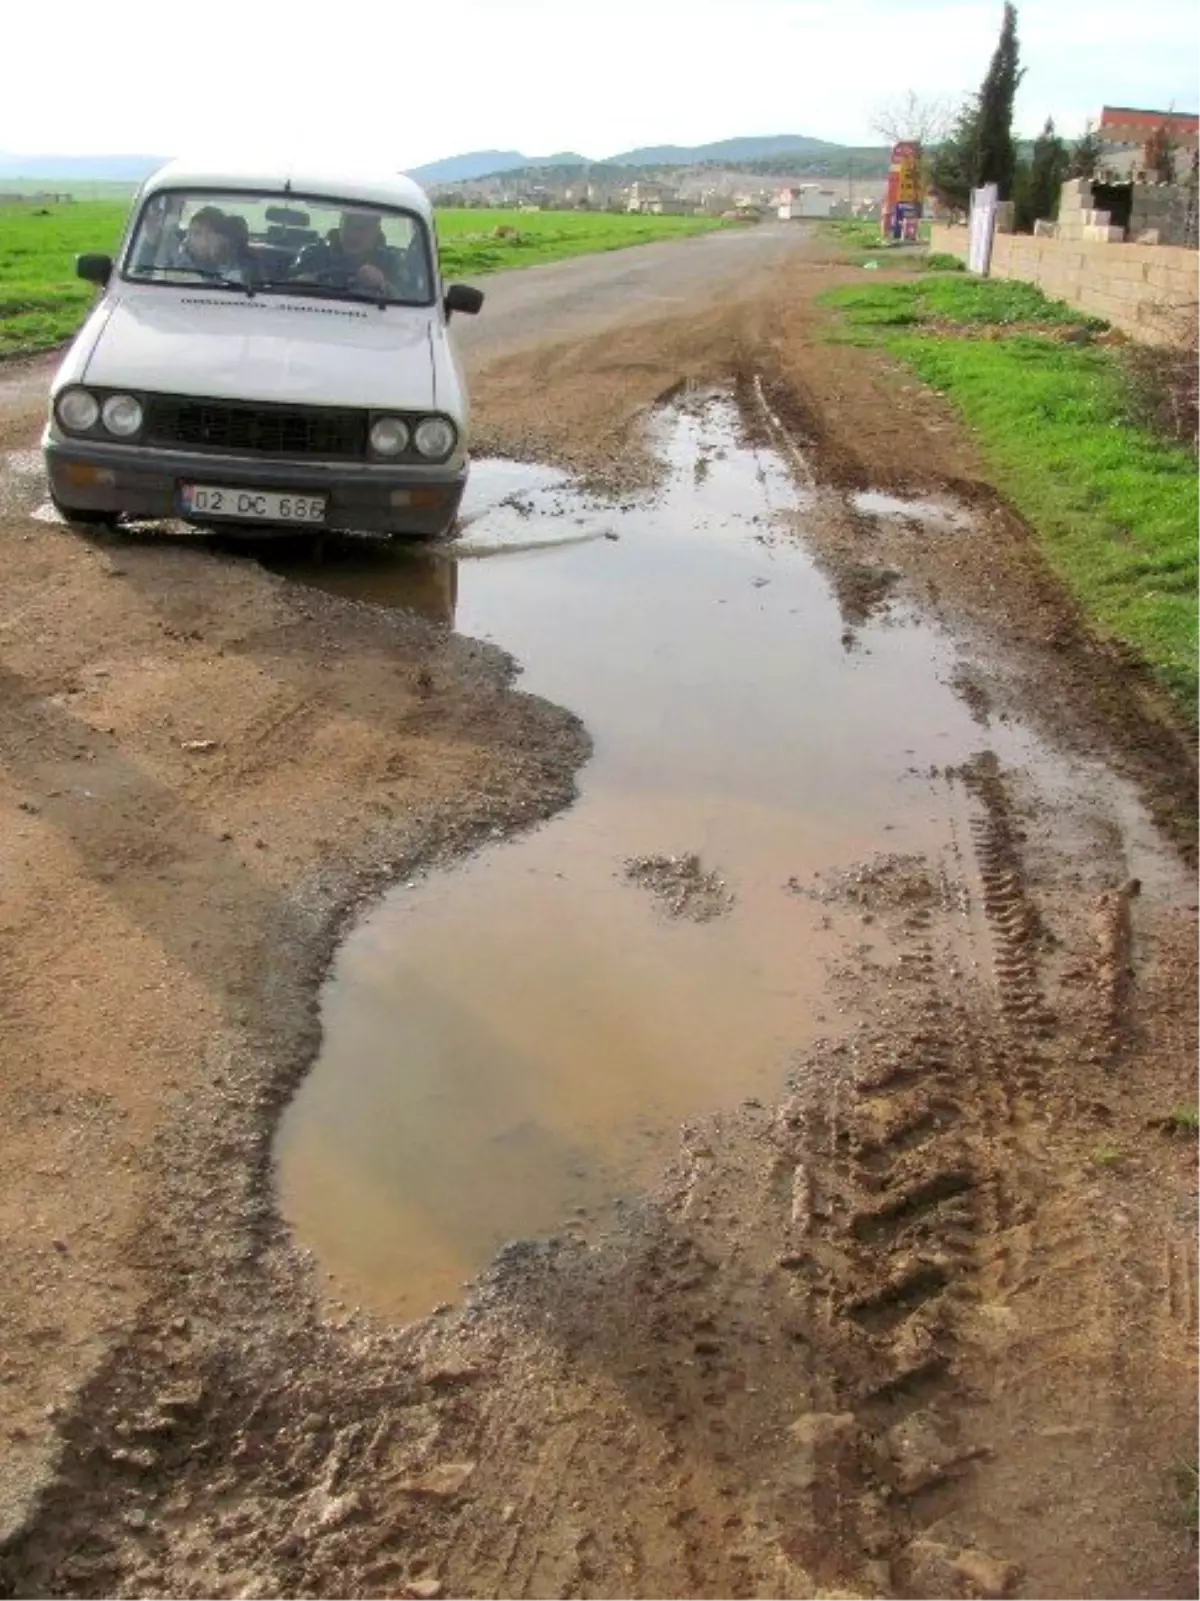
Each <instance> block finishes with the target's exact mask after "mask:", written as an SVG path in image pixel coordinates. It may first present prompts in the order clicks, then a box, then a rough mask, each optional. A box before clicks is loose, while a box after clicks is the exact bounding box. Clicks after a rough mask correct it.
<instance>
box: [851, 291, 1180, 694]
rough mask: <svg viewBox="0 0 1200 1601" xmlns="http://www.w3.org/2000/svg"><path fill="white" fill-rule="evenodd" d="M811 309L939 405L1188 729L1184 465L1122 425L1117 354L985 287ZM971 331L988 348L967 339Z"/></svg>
mask: <svg viewBox="0 0 1200 1601" xmlns="http://www.w3.org/2000/svg"><path fill="white" fill-rule="evenodd" d="M825 300H826V303H827V304H830V305H833V306H836V307H838V308H839V309H840V311H841V312H842V314H843V316H844V317H845V319H846V320H847V322H848V323H849V324H850V326H851V328H852V329H853V331H854V335H853V336H854V342H855V343H864V342H871V343H877V344H882V345H884V346H885V347H886V349H887V350H889V351H890V352H891V353H892V354H893V355H895V356H897V357H899V358H900V359H901V360H903V361H905V362H906V363H907V364H908V365H909V366H910V367H912V368H913V369H914V370H915V371H916V372H917V373H918V374H919V375H920V377H921V378H923V379H924V380H925V382H926V383H929V384H931V385H932V386H933V387H935V388H936V389H940V390H942V391H943V392H944V393H945V394H947V395H948V396H949V397H950V398H951V400H952V401H954V403H955V404H956V405H957V406H958V408H959V410H960V411H961V412H962V414H963V416H964V417H965V419H966V421H967V422H968V423H969V424H971V426H972V427H973V428H975V429H976V430H977V432H978V435H979V438H980V441H981V443H982V446H983V449H984V451H985V454H986V456H987V459H988V462H989V465H990V467H991V469H992V471H993V473H994V477H995V482H996V484H997V486H998V487H999V488H1000V489H1002V490H1003V491H1004V492H1005V493H1006V494H1007V495H1009V497H1010V498H1011V499H1012V501H1013V502H1014V504H1015V505H1016V506H1017V507H1018V508H1019V509H1020V510H1021V512H1022V514H1023V515H1024V516H1025V518H1026V519H1027V520H1028V522H1029V523H1030V525H1031V527H1032V528H1033V529H1034V530H1035V531H1036V533H1037V535H1038V537H1039V538H1040V540H1041V542H1042V545H1043V548H1044V549H1045V552H1046V555H1047V557H1048V559H1049V561H1050V563H1051V565H1052V566H1053V567H1054V569H1055V570H1056V571H1057V572H1058V574H1059V575H1060V577H1061V578H1062V579H1063V580H1064V581H1065V583H1066V584H1067V586H1068V588H1069V589H1070V590H1071V591H1072V593H1073V594H1074V595H1075V596H1076V597H1077V598H1078V599H1079V601H1080V602H1081V603H1082V604H1083V606H1084V608H1085V609H1086V611H1087V613H1088V615H1089V616H1090V617H1091V618H1092V619H1093V621H1094V623H1095V624H1096V626H1097V628H1098V629H1099V631H1101V632H1102V633H1105V634H1107V635H1108V636H1110V637H1111V638H1113V639H1116V640H1120V641H1121V642H1122V643H1124V644H1126V645H1128V646H1131V647H1132V648H1133V649H1134V650H1135V651H1136V652H1137V654H1138V655H1139V656H1140V657H1141V659H1142V660H1143V661H1144V662H1146V663H1147V664H1148V665H1149V666H1150V668H1151V669H1152V671H1153V672H1154V673H1155V675H1156V676H1157V677H1158V679H1159V680H1160V682H1161V683H1162V684H1163V685H1164V686H1165V687H1166V688H1167V689H1168V690H1169V691H1170V693H1171V694H1172V695H1173V696H1174V698H1175V700H1176V702H1177V704H1178V706H1179V707H1180V709H1181V711H1182V712H1183V713H1184V715H1185V717H1186V718H1187V719H1188V720H1189V721H1193V720H1194V719H1195V715H1196V693H1197V670H1196V648H1197V598H1196V594H1197V591H1196V584H1197V553H1196V527H1197V519H1198V517H1200V494H1198V490H1197V473H1196V456H1195V453H1194V452H1193V451H1192V450H1190V449H1188V448H1187V447H1186V446H1182V445H1175V444H1171V443H1169V442H1167V441H1166V440H1163V439H1160V438H1158V437H1157V436H1155V435H1154V434H1152V433H1150V432H1149V431H1148V430H1147V429H1146V428H1145V427H1143V426H1142V425H1140V424H1139V423H1138V422H1137V421H1135V420H1134V416H1133V411H1132V406H1131V401H1130V394H1129V386H1128V382H1127V377H1126V373H1125V370H1124V368H1123V365H1122V358H1121V355H1120V352H1119V351H1118V350H1111V349H1107V348H1101V347H1097V346H1096V345H1094V344H1091V343H1090V342H1089V340H1088V337H1087V335H1088V330H1089V329H1094V328H1095V327H1096V326H1097V324H1096V322H1095V320H1094V319H1091V318H1087V317H1084V316H1082V315H1081V314H1080V313H1079V312H1077V311H1074V310H1073V309H1072V308H1071V307H1069V306H1067V305H1065V304H1064V303H1063V302H1061V301H1049V300H1047V299H1046V298H1045V297H1044V296H1043V295H1042V294H1041V293H1040V291H1039V290H1037V289H1035V288H1033V287H1032V286H1031V285H1029V284H1023V283H1017V282H1000V281H998V280H994V279H978V278H958V277H947V278H930V279H924V280H921V281H918V282H915V283H878V282H876V283H872V284H871V285H870V286H869V287H863V288H861V289H860V288H857V287H855V288H849V289H837V290H833V291H831V292H830V293H829V294H828V295H826V297H825ZM1100 326H1102V325H1100ZM1006 327H1012V328H1013V332H1011V333H1008V334H1006V333H1005V332H1004V329H1005V328H1006ZM985 329H986V331H987V332H988V333H989V334H990V335H993V337H988V338H979V337H970V335H971V333H972V331H974V332H975V333H976V334H978V333H980V332H982V331H984V330H985ZM1039 329H1041V330H1043V331H1041V332H1039V331H1038V330H1039ZM1067 331H1072V332H1074V334H1075V335H1076V336H1077V337H1078V339H1079V342H1064V337H1063V336H1064V332H1067ZM995 335H998V337H994V336H995Z"/></svg>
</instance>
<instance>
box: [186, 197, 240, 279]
mask: <svg viewBox="0 0 1200 1601" xmlns="http://www.w3.org/2000/svg"><path fill="white" fill-rule="evenodd" d="M248 240H249V230H248V228H247V226H246V221H245V219H244V218H243V217H230V216H227V215H226V214H225V212H223V211H222V210H221V209H220V207H219V206H201V207H200V209H199V211H195V212H193V213H192V218H191V221H190V222H189V223H188V226H187V233H186V234H185V235H184V237H183V242H182V244H181V245H180V247H179V250H178V252H177V254H176V256H175V258H174V260H173V261H172V262H171V266H173V267H176V268H181V269H185V270H186V269H191V270H192V271H194V272H201V273H206V274H207V275H209V276H214V275H216V276H219V277H222V278H231V279H233V280H234V281H235V282H237V283H249V282H250V281H251V279H252V276H253V264H252V262H251V260H250V256H249V250H248Z"/></svg>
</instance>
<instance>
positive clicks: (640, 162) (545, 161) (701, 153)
mask: <svg viewBox="0 0 1200 1601" xmlns="http://www.w3.org/2000/svg"><path fill="white" fill-rule="evenodd" d="M839 148H840V146H838V145H833V144H829V143H828V142H827V141H826V140H824V139H810V138H809V137H808V136H807V135H806V134H799V133H781V134H764V135H761V136H759V135H752V136H748V137H746V138H740V139H719V140H717V141H716V142H715V143H714V144H707V145H647V146H645V147H643V148H642V149H640V150H625V151H622V152H621V153H620V154H618V155H615V156H605V157H603V158H602V159H600V160H595V159H593V158H591V157H588V156H581V155H578V154H576V153H575V152H574V151H570V152H566V153H561V152H560V153H559V154H557V155H553V156H525V155H522V154H521V152H520V151H519V150H470V151H467V152H465V153H464V154H463V155H459V156H447V157H446V158H445V159H444V160H442V161H430V162H427V163H426V164H425V165H424V166H423V167H411V168H409V169H408V175H409V177H410V178H415V179H416V181H417V182H418V183H421V184H432V183H466V182H469V181H471V180H472V179H476V178H495V177H499V175H500V174H501V173H509V172H522V173H524V172H530V171H533V170H535V169H542V168H550V167H552V168H555V169H556V170H566V169H577V168H580V167H689V166H701V165H704V164H706V163H713V162H720V163H722V164H723V165H730V164H736V165H738V166H741V165H743V164H744V163H746V162H749V161H766V160H779V159H781V158H783V157H785V156H787V155H788V154H792V155H795V156H804V157H820V156H821V155H822V154H829V155H832V154H833V153H835V152H836V151H837V150H838V149H839Z"/></svg>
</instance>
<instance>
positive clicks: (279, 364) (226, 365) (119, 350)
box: [80, 288, 442, 410]
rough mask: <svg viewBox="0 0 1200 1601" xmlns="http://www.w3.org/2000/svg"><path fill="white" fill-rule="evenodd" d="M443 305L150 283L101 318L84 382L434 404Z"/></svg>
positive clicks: (420, 406) (235, 395)
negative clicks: (436, 309)
mask: <svg viewBox="0 0 1200 1601" xmlns="http://www.w3.org/2000/svg"><path fill="white" fill-rule="evenodd" d="M441 331H442V330H441V326H440V324H438V325H437V327H436V330H435V323H434V314H433V312H432V311H431V310H429V309H427V308H423V307H410V306H387V307H378V306H365V305H360V304H357V303H354V302H345V301H337V300H324V299H315V298H314V299H305V298H301V297H298V296H297V297H292V296H290V295H289V296H282V295H262V294H260V295H255V296H254V298H253V299H251V298H249V297H247V296H245V295H234V294H232V293H231V292H229V291H226V290H218V291H215V292H214V291H208V292H207V293H206V292H204V291H203V290H201V291H199V292H195V291H192V290H188V291H187V292H185V293H179V292H177V291H175V290H169V289H165V288H163V289H151V290H140V291H137V292H135V293H134V294H132V295H130V296H129V297H128V298H124V297H123V298H121V299H118V300H117V301H116V303H115V304H114V305H113V306H112V309H111V311H110V313H109V315H108V318H107V320H106V321H105V322H104V323H103V325H102V326H101V327H100V328H99V330H98V332H97V337H96V340H95V343H94V344H93V346H92V349H91V353H90V355H89V357H88V359H87V363H86V368H85V371H84V372H83V373H82V374H81V375H80V376H81V380H82V381H83V382H86V383H89V384H95V385H97V386H98V387H101V388H109V389H114V388H115V389H135V390H143V391H149V392H151V393H160V394H161V393H167V394H191V395H203V396H205V397H206V398H211V399H224V400H264V401H291V402H293V403H304V404H308V405H322V406H363V407H371V408H375V409H389V408H393V407H394V408H396V409H397V410H401V409H414V410H424V409H431V408H434V407H436V406H438V404H439V397H438V393H437V389H438V384H437V363H436V362H435V360H434V355H433V342H434V338H435V335H440V334H441Z"/></svg>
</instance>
